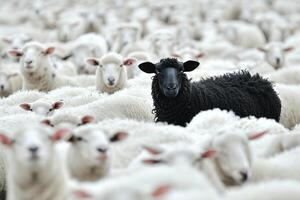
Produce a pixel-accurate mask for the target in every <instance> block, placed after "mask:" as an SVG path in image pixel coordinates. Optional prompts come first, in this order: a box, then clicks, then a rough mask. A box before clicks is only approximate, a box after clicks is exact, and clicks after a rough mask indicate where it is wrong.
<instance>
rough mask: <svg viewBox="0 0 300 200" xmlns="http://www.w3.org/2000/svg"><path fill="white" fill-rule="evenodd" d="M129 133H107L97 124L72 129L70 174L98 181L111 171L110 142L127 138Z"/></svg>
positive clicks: (69, 151) (77, 177)
mask: <svg viewBox="0 0 300 200" xmlns="http://www.w3.org/2000/svg"><path fill="white" fill-rule="evenodd" d="M126 136H127V133H125V132H117V133H115V134H113V135H112V136H107V135H105V134H104V133H103V132H102V131H101V130H97V127H95V126H84V127H80V128H78V129H76V130H75V131H72V135H71V137H70V138H69V139H68V141H69V142H70V143H71V146H70V148H69V150H68V152H67V166H68V169H69V172H70V175H71V176H72V177H73V178H75V179H77V180H80V181H97V180H99V179H101V178H103V177H106V176H108V175H109V173H110V168H111V167H110V165H111V150H110V143H114V142H118V141H120V140H123V139H125V138H126Z"/></svg>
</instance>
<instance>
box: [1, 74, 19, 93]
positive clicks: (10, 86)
mask: <svg viewBox="0 0 300 200" xmlns="http://www.w3.org/2000/svg"><path fill="white" fill-rule="evenodd" d="M20 89H22V78H21V76H20V74H19V73H11V72H10V73H7V72H4V71H0V97H7V96H9V95H11V94H12V93H14V92H16V91H18V90H20Z"/></svg>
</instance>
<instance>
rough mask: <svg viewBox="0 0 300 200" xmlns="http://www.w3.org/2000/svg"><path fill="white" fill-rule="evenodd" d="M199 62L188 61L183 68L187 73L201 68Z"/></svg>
mask: <svg viewBox="0 0 300 200" xmlns="http://www.w3.org/2000/svg"><path fill="white" fill-rule="evenodd" d="M199 64H200V63H199V62H197V61H194V60H188V61H186V62H184V63H183V68H184V71H185V72H190V71H193V70H194V69H196V68H197V67H198V66H199Z"/></svg>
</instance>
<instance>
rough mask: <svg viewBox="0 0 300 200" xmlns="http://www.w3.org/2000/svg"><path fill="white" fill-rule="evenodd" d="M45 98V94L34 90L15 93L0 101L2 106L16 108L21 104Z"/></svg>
mask: <svg viewBox="0 0 300 200" xmlns="http://www.w3.org/2000/svg"><path fill="white" fill-rule="evenodd" d="M44 96H45V93H43V92H39V91H36V90H32V91H17V92H15V93H14V94H12V95H10V96H9V97H7V98H3V99H0V102H1V105H3V106H5V105H6V106H17V105H20V104H21V103H24V102H28V103H31V102H33V101H36V100H38V99H40V98H42V97H44Z"/></svg>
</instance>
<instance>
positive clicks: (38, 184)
mask: <svg viewBox="0 0 300 200" xmlns="http://www.w3.org/2000/svg"><path fill="white" fill-rule="evenodd" d="M51 134H52V133H51V130H50V129H48V128H47V127H42V126H34V127H30V128H29V127H27V128H25V129H23V130H22V129H21V130H18V131H17V132H14V134H13V135H9V136H7V137H8V138H9V140H12V139H14V141H15V142H13V143H12V144H4V145H5V149H6V152H7V154H8V155H9V156H8V157H7V158H8V172H7V173H8V175H7V188H8V192H7V193H8V197H7V199H8V200H17V199H24V200H29V199H31V200H34V199H58V200H65V199H68V197H69V190H68V188H69V186H68V182H67V180H68V179H67V173H66V171H65V168H64V165H63V163H62V161H61V160H60V157H59V154H58V152H56V150H55V147H54V142H55V140H56V139H53V141H52V140H51V139H50V136H51ZM33 148H34V149H35V150H34V151H33V150H31V149H33ZM36 148H37V150H36ZM27 187H29V188H30V189H28V188H27Z"/></svg>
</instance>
